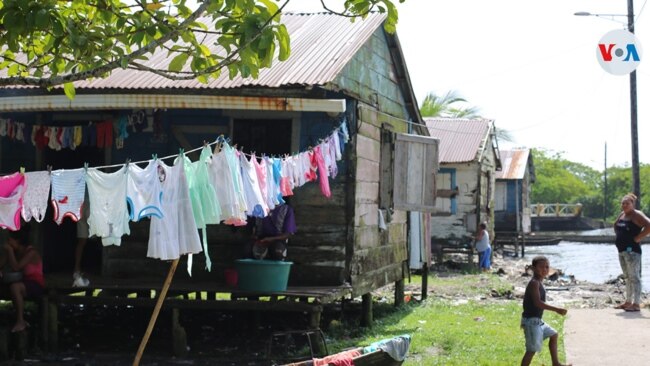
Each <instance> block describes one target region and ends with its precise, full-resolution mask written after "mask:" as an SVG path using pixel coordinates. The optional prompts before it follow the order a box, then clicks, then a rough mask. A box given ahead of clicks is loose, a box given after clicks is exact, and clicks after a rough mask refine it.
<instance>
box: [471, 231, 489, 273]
mask: <svg viewBox="0 0 650 366" xmlns="http://www.w3.org/2000/svg"><path fill="white" fill-rule="evenodd" d="M475 240H476V251H477V252H478V268H479V269H480V270H481V271H483V272H487V271H489V270H490V267H491V262H490V261H491V256H492V247H491V246H490V234H488V232H487V224H486V223H485V222H482V223H481V224H480V225H479V228H478V232H477V234H476V238H475Z"/></svg>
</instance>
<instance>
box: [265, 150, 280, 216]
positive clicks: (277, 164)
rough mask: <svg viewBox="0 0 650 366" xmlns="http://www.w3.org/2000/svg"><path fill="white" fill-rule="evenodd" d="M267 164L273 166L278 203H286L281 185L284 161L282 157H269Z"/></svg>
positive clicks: (275, 193) (275, 194)
mask: <svg viewBox="0 0 650 366" xmlns="http://www.w3.org/2000/svg"><path fill="white" fill-rule="evenodd" d="M267 164H268V166H269V167H270V168H271V172H272V173H273V184H272V187H273V195H274V197H275V198H276V200H277V204H278V205H281V204H283V203H284V199H282V188H281V187H280V183H281V179H282V161H281V160H280V159H276V158H273V159H268V158H267Z"/></svg>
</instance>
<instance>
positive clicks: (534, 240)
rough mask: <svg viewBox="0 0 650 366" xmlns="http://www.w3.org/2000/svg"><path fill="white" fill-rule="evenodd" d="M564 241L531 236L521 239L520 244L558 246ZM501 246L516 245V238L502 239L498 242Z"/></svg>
mask: <svg viewBox="0 0 650 366" xmlns="http://www.w3.org/2000/svg"><path fill="white" fill-rule="evenodd" d="M562 240H563V239H562V238H558V237H544V236H539V237H535V236H529V237H526V238H525V239H519V244H521V243H522V242H524V243H525V244H526V246H542V245H558V244H559V243H560V242H561V241H562ZM498 242H499V244H500V245H514V244H515V239H514V238H507V239H504V238H501V239H499V240H498Z"/></svg>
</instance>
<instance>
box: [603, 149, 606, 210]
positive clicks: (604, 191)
mask: <svg viewBox="0 0 650 366" xmlns="http://www.w3.org/2000/svg"><path fill="white" fill-rule="evenodd" d="M605 221H607V141H605V173H604V179H603V222H605Z"/></svg>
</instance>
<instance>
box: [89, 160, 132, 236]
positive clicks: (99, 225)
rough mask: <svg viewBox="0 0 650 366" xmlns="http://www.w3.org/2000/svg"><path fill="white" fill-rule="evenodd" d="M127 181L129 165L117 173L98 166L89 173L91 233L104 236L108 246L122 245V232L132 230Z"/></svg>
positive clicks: (127, 232)
mask: <svg viewBox="0 0 650 366" xmlns="http://www.w3.org/2000/svg"><path fill="white" fill-rule="evenodd" d="M126 181H127V167H126V165H125V166H123V167H122V168H121V169H120V170H118V171H116V172H113V173H104V172H102V171H99V170H98V169H88V172H87V173H86V184H87V185H88V200H89V201H90V215H89V216H88V235H90V236H93V235H96V236H99V237H100V238H102V244H103V245H104V246H108V245H120V244H121V243H122V235H125V234H126V235H128V234H130V233H131V231H130V229H129V213H128V211H127V208H126Z"/></svg>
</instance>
